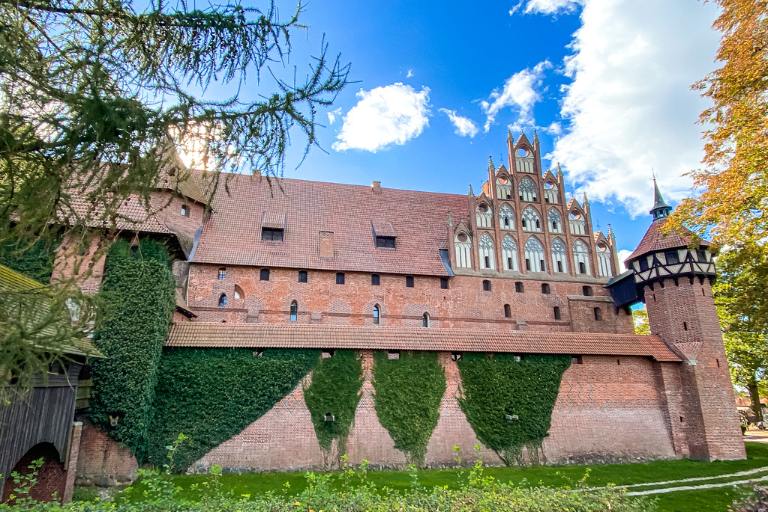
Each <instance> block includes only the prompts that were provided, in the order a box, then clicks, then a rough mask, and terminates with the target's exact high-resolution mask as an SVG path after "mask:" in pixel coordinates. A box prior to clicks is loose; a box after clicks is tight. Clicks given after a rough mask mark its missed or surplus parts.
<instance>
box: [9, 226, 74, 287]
mask: <svg viewBox="0 0 768 512" xmlns="http://www.w3.org/2000/svg"><path fill="white" fill-rule="evenodd" d="M60 243H61V237H60V236H58V235H54V236H52V237H46V238H40V239H38V240H36V241H35V242H34V243H32V244H26V245H25V244H22V243H19V242H15V241H12V240H6V241H4V242H3V243H0V264H2V265H5V266H6V267H9V268H11V269H13V270H15V271H16V272H20V273H22V274H24V275H26V276H27V277H31V278H32V279H35V280H36V281H39V282H41V283H45V284H47V283H48V282H49V281H50V280H51V273H52V272H53V262H54V259H55V257H56V248H57V247H58V246H59V244H60Z"/></svg>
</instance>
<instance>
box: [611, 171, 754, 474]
mask: <svg viewBox="0 0 768 512" xmlns="http://www.w3.org/2000/svg"><path fill="white" fill-rule="evenodd" d="M653 187H654V205H653V208H652V209H651V211H650V213H651V215H652V216H653V222H652V223H651V225H650V227H649V228H648V231H647V232H646V233H645V236H643V238H642V240H641V241H640V244H639V245H638V246H637V248H636V249H635V251H634V252H633V253H632V255H631V256H630V257H629V258H628V259H627V260H626V266H627V268H628V269H629V270H630V272H631V274H630V275H632V276H633V278H634V285H635V290H636V293H637V299H639V300H642V301H643V302H645V305H646V308H647V310H648V321H649V323H650V327H651V332H652V333H653V334H655V335H658V336H660V337H661V338H662V339H663V340H664V341H665V342H666V343H667V344H668V345H669V346H670V347H671V348H672V349H673V350H674V351H675V352H677V354H678V355H679V356H680V358H681V359H682V360H683V362H682V365H681V366H680V371H679V379H678V378H677V376H671V375H664V373H665V372H662V379H663V380H665V390H666V392H667V395H668V400H670V401H677V402H678V406H677V407H675V409H676V410H677V412H678V413H679V414H674V415H673V414H672V413H671V412H670V419H669V421H670V427H671V432H672V436H673V438H674V440H675V445H676V446H677V448H678V449H679V451H680V452H681V455H687V456H690V457H693V458H697V459H705V460H714V459H720V460H723V459H743V458H744V457H745V451H744V442H743V440H742V435H741V431H740V427H739V421H738V415H737V412H736V403H735V399H734V393H733V385H732V384H731V379H730V376H729V373H728V362H727V360H726V357H725V349H724V347H723V338H722V334H721V330H720V322H719V320H718V317H717V312H716V310H715V303H714V300H713V298H712V288H711V284H712V282H713V281H714V279H715V266H714V262H713V260H712V254H711V252H710V250H709V243H708V242H707V241H704V240H700V241H698V245H696V240H695V238H694V236H693V234H692V233H690V232H687V231H686V232H683V233H681V232H667V231H666V230H664V229H663V226H664V224H665V223H666V222H667V217H668V216H669V214H670V213H671V212H672V208H671V207H670V206H669V205H668V204H667V203H666V201H664V198H663V196H662V195H661V192H660V191H659V187H658V185H657V184H656V180H655V179H654V182H653ZM628 274H629V273H628ZM627 277H629V276H627ZM627 284H629V283H627ZM609 286H611V285H610V284H609ZM672 377H674V379H673V378H672ZM669 380H674V381H676V382H675V383H674V384H673V383H670V382H668V381H669ZM672 388H676V389H677V391H678V394H679V396H678V397H677V399H676V400H675V399H673V398H671V397H669V395H670V389H672Z"/></svg>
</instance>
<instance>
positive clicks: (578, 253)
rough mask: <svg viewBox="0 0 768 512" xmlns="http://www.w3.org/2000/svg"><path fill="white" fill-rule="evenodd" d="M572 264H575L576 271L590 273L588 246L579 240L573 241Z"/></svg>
mask: <svg viewBox="0 0 768 512" xmlns="http://www.w3.org/2000/svg"><path fill="white" fill-rule="evenodd" d="M573 264H574V265H575V266H576V272H577V273H579V274H586V275H590V274H591V272H590V270H589V248H588V247H587V244H585V243H584V242H582V241H581V240H576V241H575V242H573Z"/></svg>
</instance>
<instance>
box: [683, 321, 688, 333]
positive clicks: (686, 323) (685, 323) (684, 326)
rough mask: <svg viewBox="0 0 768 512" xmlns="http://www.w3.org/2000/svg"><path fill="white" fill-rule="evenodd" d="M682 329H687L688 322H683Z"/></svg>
mask: <svg viewBox="0 0 768 512" xmlns="http://www.w3.org/2000/svg"><path fill="white" fill-rule="evenodd" d="M683 330H684V331H687V330H688V322H683Z"/></svg>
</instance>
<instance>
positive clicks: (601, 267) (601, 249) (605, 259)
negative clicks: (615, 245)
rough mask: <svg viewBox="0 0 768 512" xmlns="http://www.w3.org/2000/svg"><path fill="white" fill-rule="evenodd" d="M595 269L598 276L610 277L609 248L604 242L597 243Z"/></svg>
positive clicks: (611, 273) (611, 274)
mask: <svg viewBox="0 0 768 512" xmlns="http://www.w3.org/2000/svg"><path fill="white" fill-rule="evenodd" d="M597 271H598V273H599V275H600V277H612V276H613V272H612V271H611V249H610V247H608V246H607V245H605V244H604V243H602V242H600V243H598V244H597Z"/></svg>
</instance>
